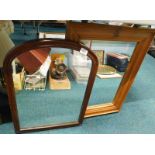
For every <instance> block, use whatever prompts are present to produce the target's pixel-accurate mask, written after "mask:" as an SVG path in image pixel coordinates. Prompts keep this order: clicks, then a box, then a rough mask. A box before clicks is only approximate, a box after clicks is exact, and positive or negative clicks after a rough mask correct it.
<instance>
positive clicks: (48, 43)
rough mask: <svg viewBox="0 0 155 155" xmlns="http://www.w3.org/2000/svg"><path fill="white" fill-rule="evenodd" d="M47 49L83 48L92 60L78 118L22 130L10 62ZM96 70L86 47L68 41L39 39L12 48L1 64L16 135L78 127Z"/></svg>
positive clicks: (96, 62)
mask: <svg viewBox="0 0 155 155" xmlns="http://www.w3.org/2000/svg"><path fill="white" fill-rule="evenodd" d="M49 47H58V48H69V49H72V50H77V51H80V50H81V48H84V49H85V50H87V51H88V53H87V56H88V57H89V58H90V59H91V60H92V67H91V71H90V76H89V79H88V83H87V86H86V90H85V94H84V98H83V101H82V105H81V111H80V113H79V118H78V119H77V121H74V122H69V123H65V122H64V123H61V124H55V125H46V126H36V127H31V128H22V127H21V126H20V121H19V116H18V109H17V104H16V97H15V90H14V85H13V79H12V65H11V64H12V61H13V60H14V59H15V58H16V57H18V56H19V55H21V54H23V53H25V52H27V51H30V50H33V49H41V48H49ZM97 68H98V61H97V57H96V56H95V54H94V53H93V52H92V51H91V50H90V49H89V48H87V47H85V46H83V45H82V44H79V43H76V42H73V41H69V40H61V39H39V40H33V41H28V42H25V43H23V44H22V45H19V46H17V47H14V48H13V49H11V50H10V51H9V53H8V54H7V55H6V57H5V60H4V64H3V72H4V77H5V81H6V86H7V91H8V97H9V105H10V109H11V114H12V119H13V124H14V128H15V132H16V133H23V132H31V131H38V130H39V131H40V130H47V129H55V128H64V127H71V126H75V125H79V124H81V123H82V121H83V118H84V115H85V111H86V108H87V105H88V101H89V97H90V94H91V90H92V87H93V84H94V80H95V76H96V73H97Z"/></svg>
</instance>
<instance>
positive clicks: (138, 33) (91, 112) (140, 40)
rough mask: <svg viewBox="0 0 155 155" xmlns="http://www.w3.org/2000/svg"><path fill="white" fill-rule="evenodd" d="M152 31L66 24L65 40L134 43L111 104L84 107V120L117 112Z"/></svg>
mask: <svg viewBox="0 0 155 155" xmlns="http://www.w3.org/2000/svg"><path fill="white" fill-rule="evenodd" d="M154 35H155V29H144V28H132V27H124V26H112V25H103V24H95V23H76V22H68V23H67V31H66V39H69V40H72V41H75V42H80V40H103V41H124V42H136V46H135V49H134V51H133V54H132V57H131V60H130V62H129V65H128V68H127V70H126V72H125V74H124V76H123V78H122V80H121V83H120V85H119V87H118V89H117V92H116V94H115V97H114V99H113V101H112V102H111V103H101V104H96V105H91V106H88V107H87V110H86V113H85V118H87V117H92V116H98V115H104V114H109V113H114V112H119V111H120V110H121V107H122V105H123V102H124V100H125V98H126V96H127V94H128V92H129V90H130V88H131V86H132V84H133V82H134V79H135V77H136V74H137V72H138V70H139V68H140V66H141V64H142V62H143V59H144V57H145V55H146V53H147V51H148V49H149V47H150V44H151V42H152V40H153V38H154Z"/></svg>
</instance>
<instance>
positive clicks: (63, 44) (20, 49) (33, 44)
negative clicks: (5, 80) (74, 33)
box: [3, 39, 98, 72]
mask: <svg viewBox="0 0 155 155" xmlns="http://www.w3.org/2000/svg"><path fill="white" fill-rule="evenodd" d="M46 47H58V48H69V49H74V50H77V51H80V49H81V48H84V49H86V50H87V51H88V53H87V56H88V57H89V58H90V59H91V60H92V63H93V64H96V65H98V60H97V57H96V55H95V54H94V53H93V52H92V51H91V50H90V49H89V48H88V47H86V46H84V45H82V44H80V43H76V42H74V41H70V40H62V39H38V40H30V41H27V42H25V43H23V44H21V45H19V46H16V47H14V48H12V49H11V50H10V51H9V52H8V53H7V55H6V57H5V59H4V62H3V68H4V70H5V72H6V71H9V72H10V71H11V69H12V68H11V63H12V61H13V60H14V59H15V58H16V57H17V56H19V55H20V54H23V53H24V52H26V51H29V50H33V49H37V48H46Z"/></svg>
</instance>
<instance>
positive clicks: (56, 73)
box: [51, 63, 67, 80]
mask: <svg viewBox="0 0 155 155" xmlns="http://www.w3.org/2000/svg"><path fill="white" fill-rule="evenodd" d="M66 71H67V67H66V65H65V64H63V63H61V64H58V65H56V67H55V69H54V70H53V71H52V73H51V77H52V78H54V79H58V80H64V79H66Z"/></svg>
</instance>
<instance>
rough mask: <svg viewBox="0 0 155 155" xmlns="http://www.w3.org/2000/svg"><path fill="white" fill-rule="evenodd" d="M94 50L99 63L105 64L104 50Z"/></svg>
mask: <svg viewBox="0 0 155 155" xmlns="http://www.w3.org/2000/svg"><path fill="white" fill-rule="evenodd" d="M93 52H94V53H95V55H96V56H97V59H98V62H99V65H103V64H104V50H93Z"/></svg>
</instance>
